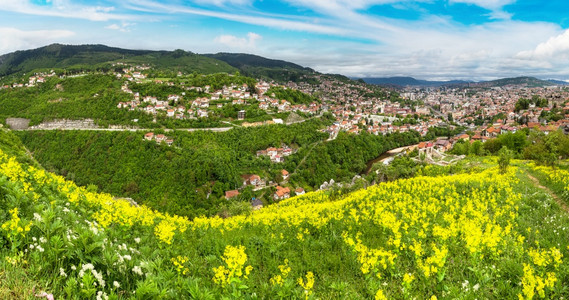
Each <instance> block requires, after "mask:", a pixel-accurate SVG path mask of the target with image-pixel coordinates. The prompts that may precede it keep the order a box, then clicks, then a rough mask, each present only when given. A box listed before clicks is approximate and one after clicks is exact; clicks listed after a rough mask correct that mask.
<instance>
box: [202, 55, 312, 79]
mask: <svg viewBox="0 0 569 300" xmlns="http://www.w3.org/2000/svg"><path fill="white" fill-rule="evenodd" d="M204 55H205V56H207V57H211V58H215V59H219V60H221V61H224V62H226V63H228V64H230V65H231V66H233V67H235V68H238V69H239V71H241V73H242V74H243V75H246V76H250V77H255V78H263V79H272V80H276V81H293V82H298V81H302V80H305V78H304V75H308V74H318V72H316V71H314V70H313V69H311V68H306V67H303V66H300V65H297V64H294V63H291V62H287V61H284V60H276V59H268V58H265V57H261V56H257V55H252V54H245V53H216V54H204Z"/></svg>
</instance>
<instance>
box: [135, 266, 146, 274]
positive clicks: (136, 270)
mask: <svg viewBox="0 0 569 300" xmlns="http://www.w3.org/2000/svg"><path fill="white" fill-rule="evenodd" d="M132 272H133V273H135V274H138V275H140V276H142V275H144V273H142V269H141V268H140V266H134V268H132Z"/></svg>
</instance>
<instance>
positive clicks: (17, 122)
mask: <svg viewBox="0 0 569 300" xmlns="http://www.w3.org/2000/svg"><path fill="white" fill-rule="evenodd" d="M6 124H7V125H8V126H9V127H10V128H11V129H12V130H25V129H28V127H29V125H30V119H24V118H7V119H6Z"/></svg>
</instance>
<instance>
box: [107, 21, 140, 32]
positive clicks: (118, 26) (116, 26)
mask: <svg viewBox="0 0 569 300" xmlns="http://www.w3.org/2000/svg"><path fill="white" fill-rule="evenodd" d="M134 25H136V23H127V22H122V23H120V24H116V23H115V24H111V25H109V26H105V28H106V29H111V30H118V31H120V32H130V28H131V27H132V26H134Z"/></svg>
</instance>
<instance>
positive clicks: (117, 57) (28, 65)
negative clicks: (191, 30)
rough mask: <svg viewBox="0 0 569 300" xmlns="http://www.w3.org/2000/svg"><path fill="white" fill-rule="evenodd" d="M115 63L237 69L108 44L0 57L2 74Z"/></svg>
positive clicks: (198, 58)
mask: <svg viewBox="0 0 569 300" xmlns="http://www.w3.org/2000/svg"><path fill="white" fill-rule="evenodd" d="M113 62H126V63H139V64H147V65H152V66H153V67H155V68H158V69H161V68H163V69H167V70H169V71H171V72H177V71H183V72H190V73H191V72H194V71H195V72H198V73H204V74H210V73H217V72H228V73H232V72H235V71H236V69H235V68H233V67H231V66H230V65H228V64H227V63H225V62H223V61H220V60H216V59H212V58H209V57H205V56H202V55H198V54H194V53H191V52H186V51H183V50H176V51H150V50H129V49H121V48H114V47H108V46H104V45H61V44H52V45H49V46H45V47H41V48H37V49H33V50H23V51H16V52H13V53H9V54H6V55H3V56H0V77H1V76H6V75H10V74H14V73H21V72H30V71H33V70H36V69H87V70H91V69H94V68H97V67H109V66H110V63H113Z"/></svg>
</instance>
